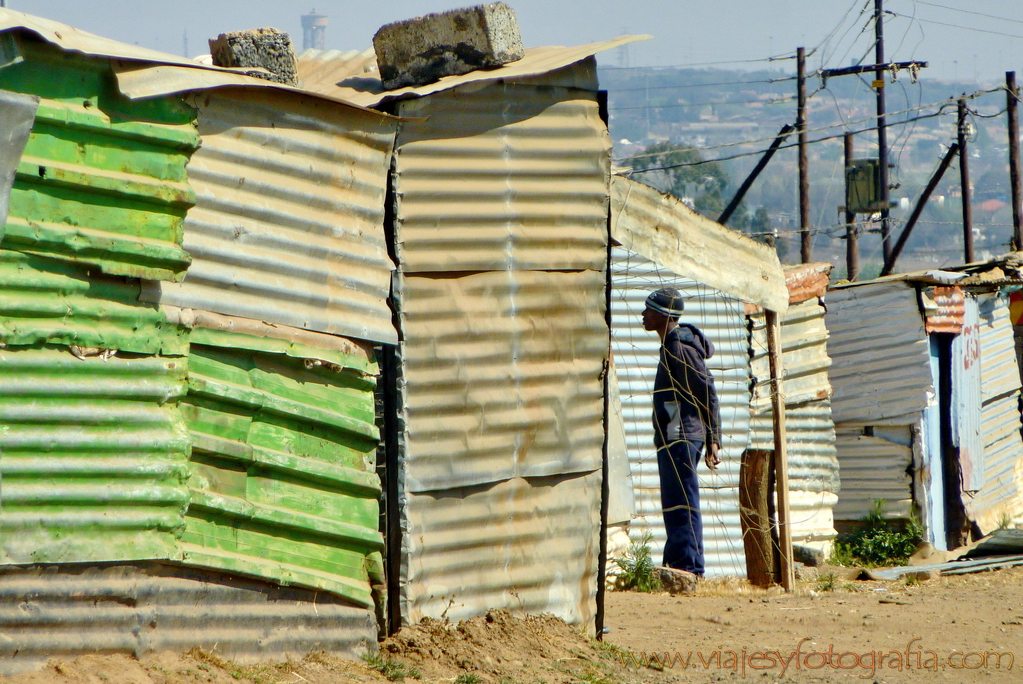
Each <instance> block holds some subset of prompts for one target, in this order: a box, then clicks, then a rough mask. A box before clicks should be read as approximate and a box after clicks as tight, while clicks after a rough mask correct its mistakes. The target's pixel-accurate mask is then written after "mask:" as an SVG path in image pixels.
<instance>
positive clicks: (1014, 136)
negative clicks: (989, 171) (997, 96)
mask: <svg viewBox="0 0 1023 684" xmlns="http://www.w3.org/2000/svg"><path fill="white" fill-rule="evenodd" d="M1005 99H1006V107H1005V109H1006V112H1007V113H1008V116H1009V187H1010V188H1011V190H1012V248H1013V250H1016V251H1019V250H1023V217H1021V216H1020V184H1019V108H1018V105H1019V89H1018V88H1017V87H1016V72H1015V71H1006V72H1005Z"/></svg>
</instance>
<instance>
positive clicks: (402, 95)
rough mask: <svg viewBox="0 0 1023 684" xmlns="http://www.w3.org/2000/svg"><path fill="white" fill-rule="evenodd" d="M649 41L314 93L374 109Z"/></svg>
mask: <svg viewBox="0 0 1023 684" xmlns="http://www.w3.org/2000/svg"><path fill="white" fill-rule="evenodd" d="M651 38H653V36H650V35H645V34H644V35H635V36H630V35H623V36H618V37H617V38H612V39H611V40H605V41H601V42H597V43H588V44H585V45H577V46H574V47H564V46H560V45H557V46H547V47H534V48H527V49H526V55H525V57H523V58H522V59H520V60H517V61H515V62H510V63H508V64H505V65H503V66H500V67H497V68H496V69H487V70H483V69H477V70H476V71H471V72H469V73H467V74H460V75H458V76H445V77H443V78H441V79H440V80H438V81H435V82H434V83H430V84H427V85H424V86H418V87H411V86H410V87H406V88H398V89H396V90H383V86H382V85H381V83H380V79H379V76H374V74H375V73H376V72H372V71H371V72H366V75H364V76H359V77H351V78H349V79H345V80H343V81H340V83H346V82H348V81H349V80H353V79H357V80H358V84H357V85H359V86H360V88H363V89H361V90H360V89H357V88H355V87H351V86H349V87H345V86H342V85H340V84H339V83H334V84H331V85H329V86H327V85H321V86H319V87H317V88H316V90H317V92H322V93H324V94H327V93H335V91H336V94H335V97H342V98H343V99H345V100H347V101H348V102H353V103H356V104H359V105H362V106H366V107H377V106H379V105H381V104H383V103H384V102H388V101H390V100H400V99H410V98H415V97H424V96H426V95H432V94H434V93H438V92H441V91H444V90H450V89H452V88H457V87H458V86H462V85H467V84H470V83H483V82H486V81H497V80H510V79H521V78H527V77H531V76H539V75H541V74H545V73H549V72H552V71H556V70H558V69H561V68H564V67H566V66H569V65H570V64H575V63H576V62H578V61H581V60H583V59H586V58H587V57H592V56H593V55H595V54H597V53H598V52H604V51H607V50H613V49H615V48H617V47H621V46H622V45H626V44H628V43H633V42H636V41H641V40H650V39H651ZM361 55H363V53H357V55H356V57H359V56H361ZM299 71H300V73H301V71H302V67H301V65H300V66H299ZM353 85H355V84H353ZM342 94H343V95H342Z"/></svg>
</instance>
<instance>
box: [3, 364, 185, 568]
mask: <svg viewBox="0 0 1023 684" xmlns="http://www.w3.org/2000/svg"><path fill="white" fill-rule="evenodd" d="M186 368H187V364H186V360H185V359H184V358H180V357H178V358H174V357H171V358H166V357H158V356H148V357H142V358H121V357H119V356H113V357H110V358H105V357H102V356H96V357H92V358H76V357H75V356H74V355H72V354H71V353H70V352H69V351H67V350H62V349H46V348H34V349H33V348H17V349H16V348H8V349H4V350H0V477H2V481H3V493H2V497H3V498H2V513H0V563H3V564H10V563H38V562H78V561H93V562H95V561H115V560H133V559H148V558H174V557H179V555H180V554H179V551H178V547H177V535H179V534H180V533H181V531H182V529H183V528H184V512H185V507H186V506H187V505H188V488H187V486H186V484H185V483H186V481H187V479H188V475H189V470H188V460H187V457H188V450H189V441H188V433H187V430H186V428H185V424H184V421H182V419H181V416H180V413H179V412H178V410H177V408H176V402H177V400H178V399H179V398H180V397H181V396H182V395H183V394H184V392H185V372H186Z"/></svg>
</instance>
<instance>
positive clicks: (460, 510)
mask: <svg viewBox="0 0 1023 684" xmlns="http://www.w3.org/2000/svg"><path fill="white" fill-rule="evenodd" d="M600 480H601V474H600V471H597V472H592V473H583V474H572V475H557V476H553V477H546V478H529V479H522V478H512V479H510V480H505V481H503V482H498V483H492V484H486V485H481V486H477V487H467V488H462V489H455V488H451V489H447V490H445V491H443V492H434V493H423V494H419V493H412V494H410V495H409V501H408V507H407V509H406V510H407V512H408V525H409V534H408V535H407V544H408V578H407V584H406V585H405V591H406V593H407V596H406V599H407V603H406V612H405V617H406V619H407V620H408V621H409V622H411V623H412V624H415V623H417V622H419V621H420V620H421V619H423V618H424V617H431V618H435V619H441V618H445V617H446V618H447V619H448V620H451V621H457V620H462V619H466V618H469V617H472V616H475V615H480V614H482V613H484V612H485V611H487V610H491V609H500V608H503V609H507V610H509V611H511V612H512V613H513V614H517V615H524V614H530V615H536V614H540V613H551V614H553V615H555V616H557V617H560V618H562V619H563V620H565V621H566V622H568V623H570V624H577V625H578V624H586V623H592V620H593V615H594V611H595V610H596V590H597V558H598V551H599V539H598V538H599V536H600V534H599V533H600Z"/></svg>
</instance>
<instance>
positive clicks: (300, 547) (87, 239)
mask: <svg viewBox="0 0 1023 684" xmlns="http://www.w3.org/2000/svg"><path fill="white" fill-rule="evenodd" d="M21 47H22V50H23V53H24V57H25V59H24V61H23V62H20V63H17V64H14V65H11V66H8V67H5V68H2V69H0V89H7V90H12V91H16V92H22V93H30V94H35V95H38V96H40V98H42V102H41V104H40V107H39V110H38V114H37V119H36V122H35V125H34V126H33V129H32V134H31V136H30V139H29V142H28V145H27V146H26V149H25V153H24V157H23V158H22V160H21V163H20V164H19V166H18V173H17V177H16V180H15V185H14V189H13V191H12V193H11V200H10V216H9V218H8V221H7V225H6V226H5V228H4V232H3V234H2V237H3V239H2V242H0V343H2V349H0V477H2V481H3V489H2V491H0V564H24V563H36V562H48V563H49V562H98V561H131V560H143V559H153V560H160V559H166V560H175V561H180V562H184V563H187V564H190V565H196V566H203V567H213V568H218V569H222V570H227V571H232V572H238V573H242V574H246V575H250V576H255V577H261V578H264V579H267V580H270V581H272V582H277V583H282V584H297V585H302V586H307V587H312V588H317V589H322V590H324V591H329V592H331V593H334V594H337V595H339V596H342V597H345V598H347V599H348V600H349V601H351V602H352V603H354V604H356V605H359V606H363V607H365V608H373V607H377V608H378V609H379V601H380V599H381V597H380V596H379V593H377V594H376V595H374V591H373V588H372V587H373V585H376V584H380V583H382V581H383V578H382V560H381V550H382V548H383V540H382V537H381V535H380V534H379V532H378V531H377V526H378V503H377V501H378V497H379V494H380V483H379V479H378V477H377V476H376V474H375V471H374V465H375V448H376V445H377V441H378V431H377V428H376V427H375V425H374V402H373V390H374V387H375V374H376V366H375V364H373V363H372V362H371V361H369V360H368V359H367V358H366V357H364V356H360V355H358V354H352V355H346V354H344V353H341V352H338V351H321V350H317V349H313V348H310V347H305V346H302V345H297V344H294V343H291V342H287V341H283V340H279V339H272V338H257V337H252V336H248V335H241V334H237V333H224V332H218V331H212V330H204V329H195V330H187V329H185V328H183V327H180V326H178V325H176V324H172V323H170V322H168V320H167V318H166V316H165V315H164V314H163V313H161V312H160V311H159V310H158V309H157V308H155V307H153V306H151V305H146V304H140V303H139V302H138V295H139V291H140V287H141V281H140V280H139V279H140V278H145V279H152V280H181V279H182V278H183V277H184V274H185V271H186V269H187V266H188V264H189V262H190V257H189V256H188V254H187V253H186V252H185V251H184V250H183V249H182V247H181V242H182V222H183V218H184V216H185V213H186V211H187V209H188V208H189V207H190V206H191V205H192V204H193V202H194V194H193V193H192V190H191V189H190V188H189V186H188V182H187V177H186V170H185V164H186V162H187V161H188V158H189V155H190V154H191V153H192V152H193V151H194V150H195V149H196V148H197V146H198V144H199V138H198V135H197V134H196V129H195V126H194V122H193V117H194V113H193V111H192V110H191V109H190V108H188V107H187V106H186V105H185V104H184V103H183V101H181V100H180V99H178V98H156V99H153V100H146V101H140V102H129V101H127V100H125V99H124V98H122V97H120V96H119V94H118V93H117V91H116V86H115V83H114V80H113V76H112V72H111V71H110V67H109V64H108V62H107V60H104V59H97V58H90V57H86V56H83V55H76V54H72V53H64V52H62V51H60V50H59V49H57V48H55V47H53V46H48V45H45V44H36V43H29V42H26V41H22V42H21ZM105 350H106V351H105ZM305 356H307V357H308V358H301V357H305ZM296 357H299V358H296ZM314 359H316V360H314Z"/></svg>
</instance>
